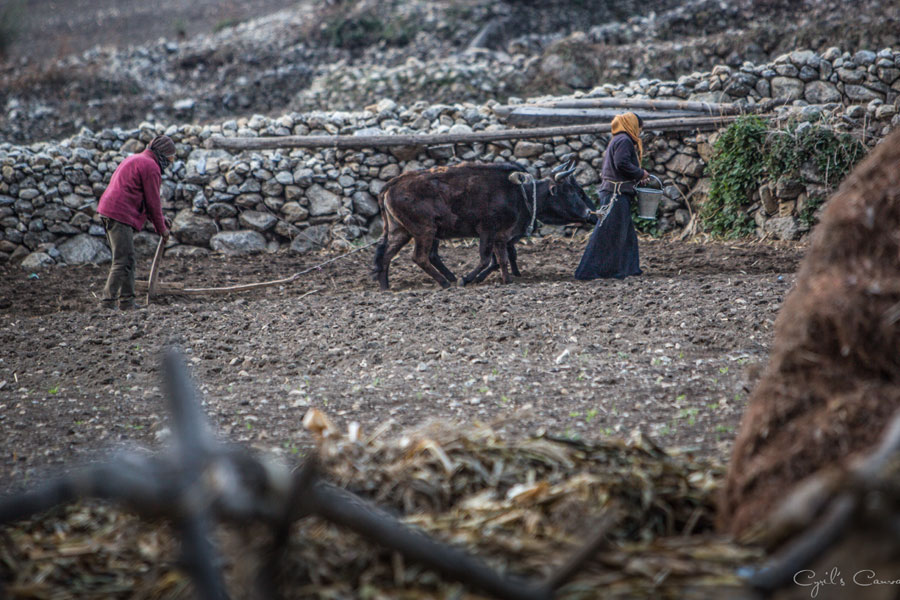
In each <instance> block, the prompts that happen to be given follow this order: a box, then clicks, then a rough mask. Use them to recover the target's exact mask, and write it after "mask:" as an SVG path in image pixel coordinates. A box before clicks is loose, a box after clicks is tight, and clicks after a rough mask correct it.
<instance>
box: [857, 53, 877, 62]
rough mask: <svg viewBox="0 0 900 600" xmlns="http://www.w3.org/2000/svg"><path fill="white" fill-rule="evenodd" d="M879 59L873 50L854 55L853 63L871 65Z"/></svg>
mask: <svg viewBox="0 0 900 600" xmlns="http://www.w3.org/2000/svg"><path fill="white" fill-rule="evenodd" d="M875 58H877V56H876V54H875V53H874V52H872V51H871V50H860V51H859V52H857V53H856V54H854V55H853V62H855V63H856V64H858V65H871V64H872V63H874V62H875Z"/></svg>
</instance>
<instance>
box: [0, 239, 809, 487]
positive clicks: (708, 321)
mask: <svg viewBox="0 0 900 600" xmlns="http://www.w3.org/2000/svg"><path fill="white" fill-rule="evenodd" d="M585 241H586V238H585V234H584V233H581V234H579V235H578V236H576V238H574V239H569V238H561V237H555V236H554V237H545V238H540V239H535V240H533V241H532V242H530V243H526V244H522V245H520V251H519V256H520V259H519V264H520V267H521V268H522V271H523V275H524V276H523V277H522V278H519V279H517V280H515V281H514V282H513V283H512V284H510V285H506V286H504V285H501V284H500V283H499V275H498V274H494V275H492V276H491V278H489V279H488V281H487V282H485V283H484V284H481V285H476V286H471V287H468V288H452V289H449V290H440V289H439V288H438V287H437V286H436V285H435V284H434V282H433V281H431V279H430V278H429V277H427V275H425V274H424V273H423V272H422V271H421V270H420V269H419V268H418V267H417V266H416V265H415V264H413V263H412V261H411V260H410V258H409V250H404V251H403V252H401V254H400V256H398V257H397V258H396V259H395V260H394V262H393V264H392V271H391V282H392V287H393V289H392V291H391V292H388V293H383V292H379V291H378V290H377V285H376V284H375V283H374V282H372V281H371V280H370V279H369V270H370V262H371V256H372V252H371V250H370V249H369V250H363V251H361V252H358V253H356V254H354V255H352V256H350V257H347V258H346V259H343V260H341V261H338V262H335V263H333V264H331V265H328V266H326V267H324V268H323V269H321V270H317V271H313V272H312V273H310V274H308V275H305V276H304V277H303V278H301V279H300V280H299V281H297V282H295V283H293V284H290V285H287V286H284V287H280V288H279V287H273V288H266V289H263V290H257V291H252V292H246V293H242V294H232V295H228V296H212V295H210V296H200V297H198V296H192V297H185V296H181V297H179V296H166V297H163V298H161V300H160V303H158V304H153V305H151V306H150V307H149V308H146V309H141V310H137V311H131V312H120V311H108V310H102V309H100V308H98V307H97V299H98V297H99V293H100V289H101V287H102V285H103V283H104V281H105V276H106V272H107V267H106V266H86V267H69V268H54V269H50V270H46V271H42V272H40V273H37V274H31V273H28V272H24V271H22V270H20V269H18V268H15V267H12V266H5V267H3V268H2V269H3V270H2V277H0V307H2V308H0V342H2V347H3V352H2V355H0V431H2V432H3V436H2V437H3V441H2V444H0V479H2V480H3V481H7V482H10V486H11V487H20V486H22V485H23V484H26V483H27V482H33V481H34V480H35V478H36V477H40V476H42V475H43V474H45V473H47V472H48V471H49V470H52V469H53V468H55V467H57V466H59V465H62V464H63V463H78V462H82V461H85V460H89V459H90V458H91V457H93V456H96V454H97V453H98V452H99V451H102V450H104V449H108V448H111V447H115V446H117V445H119V444H123V443H133V442H136V443H141V444H145V445H150V446H155V445H158V444H159V443H160V440H162V439H163V438H165V437H166V419H167V417H166V412H165V411H166V409H165V402H164V398H163V397H162V394H161V391H160V390H161V385H160V381H159V380H158V371H159V362H160V353H161V350H162V349H163V348H164V347H166V346H167V345H168V344H176V345H177V346H179V347H180V348H181V349H182V350H183V352H184V353H185V355H186V358H187V360H188V363H189V364H190V367H191V369H192V372H193V375H194V378H195V380H196V381H197V383H198V384H199V386H200V388H201V389H202V391H203V393H204V398H205V403H206V411H207V413H208V414H209V415H210V418H211V419H212V420H213V422H214V423H215V424H216V426H217V427H218V429H219V431H220V432H221V433H222V434H223V435H224V436H226V437H227V438H229V439H230V440H233V441H237V442H244V443H249V444H252V445H253V446H256V447H259V448H265V449H267V450H271V451H275V452H279V453H283V454H285V455H286V457H287V458H290V456H291V454H294V453H302V452H303V451H304V449H305V448H306V447H308V446H309V445H310V444H311V443H312V440H311V438H310V437H309V434H308V433H307V432H306V431H305V430H304V429H303V427H302V425H301V420H302V418H303V416H304V414H305V413H306V411H307V410H308V409H309V408H310V407H316V408H319V409H321V410H323V411H325V412H326V413H327V414H328V415H330V416H331V417H332V418H333V419H334V420H335V422H336V423H337V424H338V426H340V427H346V426H347V425H349V424H350V423H351V422H354V421H355V422H358V423H359V424H360V425H361V427H362V430H363V432H364V433H365V432H369V433H371V432H372V431H374V430H376V428H378V427H380V426H386V427H387V428H388V430H389V429H390V428H391V427H396V428H400V427H402V426H408V425H413V424H417V423H420V422H423V421H427V420H432V419H440V420H447V421H453V422H463V423H465V422H471V421H482V422H488V423H493V424H494V425H495V426H497V427H499V428H501V429H504V430H506V431H508V432H513V433H514V434H516V435H532V434H540V433H546V434H548V435H555V436H570V437H582V438H599V437H603V436H627V435H629V434H630V432H632V431H633V430H636V429H639V430H642V431H643V432H645V433H647V434H649V435H650V436H651V437H653V438H654V439H656V440H657V441H658V442H660V443H661V444H662V445H665V446H677V447H681V448H692V449H694V450H695V451H696V452H697V453H699V454H702V455H705V456H710V457H713V458H718V459H722V460H724V459H725V458H726V457H727V454H728V451H729V449H730V445H731V442H732V439H733V437H734V432H735V429H736V426H737V424H738V422H739V420H740V416H741V413H742V411H743V409H744V405H745V398H746V396H747V392H748V389H749V386H750V385H751V384H752V381H753V379H754V378H755V373H757V372H758V371H759V370H760V368H761V367H762V365H764V363H765V361H766V358H767V353H768V348H769V344H770V342H771V337H772V329H773V325H774V320H775V317H776V314H777V312H778V309H779V307H780V305H781V302H782V300H783V299H784V297H785V294H786V293H787V292H788V290H789V288H790V286H791V284H792V282H793V280H794V273H795V271H796V269H797V264H798V261H799V259H800V258H801V256H802V252H803V247H802V246H795V245H792V246H773V245H767V244H758V243H747V242H741V243H718V242H717V243H681V242H672V241H657V240H642V242H641V244H642V245H641V251H642V266H643V268H644V275H643V276H641V277H634V278H629V279H627V280H624V281H615V280H613V281H606V280H604V281H595V282H578V281H575V280H573V279H572V277H571V273H572V271H573V270H574V267H575V265H576V264H577V262H578V259H579V256H580V253H581V251H582V249H583V247H584V244H585ZM332 256H333V255H328V254H320V255H304V256H298V255H291V254H287V253H277V254H267V255H259V256H254V257H246V258H224V257H221V256H210V257H205V258H204V257H200V258H198V257H190V258H189V257H184V258H174V257H173V258H169V257H167V258H166V259H165V260H164V263H163V269H162V276H161V279H162V280H163V281H168V282H184V283H186V284H188V285H189V286H191V287H201V286H204V287H205V286H221V285H233V284H236V283H246V282H253V281H263V280H269V279H277V278H280V277H285V276H287V275H290V274H291V273H294V272H297V271H300V270H302V269H305V268H308V267H310V266H313V265H315V264H317V263H320V262H322V261H324V260H326V259H328V258H331V257H332ZM442 256H444V258H445V262H446V263H447V265H448V266H449V267H450V268H451V269H453V270H455V271H457V272H465V268H464V267H469V266H470V265H471V264H473V262H474V261H475V259H476V252H475V249H474V248H472V247H467V245H466V244H459V245H456V246H451V245H447V246H446V247H444V248H442ZM149 262H150V261H149V259H144V260H142V261H141V262H140V264H139V269H138V275H139V277H146V274H147V271H148V270H149Z"/></svg>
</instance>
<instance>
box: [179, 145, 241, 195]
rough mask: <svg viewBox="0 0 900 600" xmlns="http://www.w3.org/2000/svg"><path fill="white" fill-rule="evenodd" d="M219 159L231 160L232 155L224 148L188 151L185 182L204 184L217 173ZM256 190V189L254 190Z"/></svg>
mask: <svg viewBox="0 0 900 600" xmlns="http://www.w3.org/2000/svg"><path fill="white" fill-rule="evenodd" d="M220 159H226V160H229V161H230V160H231V159H232V156H231V154H229V153H228V152H227V151H225V150H221V149H214V150H207V149H205V148H198V149H196V150H194V151H192V152H191V153H190V155H189V156H188V159H187V163H186V164H185V174H184V180H185V181H186V182H187V183H194V184H205V183H208V182H209V181H210V179H212V176H213V175H215V174H218V172H219V165H218V161H219V160H220ZM254 191H258V190H254Z"/></svg>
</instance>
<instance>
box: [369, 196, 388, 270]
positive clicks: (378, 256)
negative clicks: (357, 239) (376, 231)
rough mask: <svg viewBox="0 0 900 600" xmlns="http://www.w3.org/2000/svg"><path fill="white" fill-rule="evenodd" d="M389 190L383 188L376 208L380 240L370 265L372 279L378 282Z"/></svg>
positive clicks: (384, 238) (382, 263) (386, 231)
mask: <svg viewBox="0 0 900 600" xmlns="http://www.w3.org/2000/svg"><path fill="white" fill-rule="evenodd" d="M389 190H390V188H389V187H388V188H385V189H384V190H382V192H381V193H380V194H379V195H378V208H380V209H381V239H379V240H378V245H377V246H375V258H374V260H373V263H372V279H374V280H376V281H377V280H378V274H379V273H381V272H382V271H383V270H384V253H385V250H387V243H388V227H389V225H388V223H390V218H389V217H388V211H387V209H386V208H385V205H384V203H385V200H387V195H388V193H389Z"/></svg>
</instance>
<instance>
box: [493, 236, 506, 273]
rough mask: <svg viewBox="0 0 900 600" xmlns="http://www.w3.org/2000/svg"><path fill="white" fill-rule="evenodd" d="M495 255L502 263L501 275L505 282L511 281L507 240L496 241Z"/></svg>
mask: <svg viewBox="0 0 900 600" xmlns="http://www.w3.org/2000/svg"><path fill="white" fill-rule="evenodd" d="M494 256H496V257H497V262H499V263H500V276H501V277H502V279H503V283H509V256H508V255H507V252H506V242H494Z"/></svg>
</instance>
